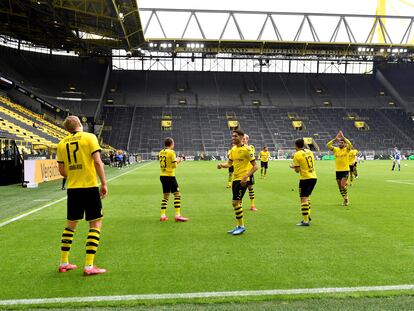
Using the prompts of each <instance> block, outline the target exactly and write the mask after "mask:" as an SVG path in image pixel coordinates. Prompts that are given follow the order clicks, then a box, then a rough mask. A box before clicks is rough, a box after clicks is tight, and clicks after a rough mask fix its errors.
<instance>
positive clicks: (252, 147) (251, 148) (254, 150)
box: [247, 145, 256, 159]
mask: <svg viewBox="0 0 414 311" xmlns="http://www.w3.org/2000/svg"><path fill="white" fill-rule="evenodd" d="M247 147H249V148H250V150H251V151H252V153H253V156H254V158H255V159H256V149H255V148H254V146H252V145H248V146H247Z"/></svg>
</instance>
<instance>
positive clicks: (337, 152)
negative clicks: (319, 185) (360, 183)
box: [332, 147, 349, 172]
mask: <svg viewBox="0 0 414 311" xmlns="http://www.w3.org/2000/svg"><path fill="white" fill-rule="evenodd" d="M332 152H333V154H334V156H335V166H336V171H337V172H344V171H349V163H348V154H349V149H348V148H346V147H344V148H342V149H341V148H339V147H333V149H332Z"/></svg>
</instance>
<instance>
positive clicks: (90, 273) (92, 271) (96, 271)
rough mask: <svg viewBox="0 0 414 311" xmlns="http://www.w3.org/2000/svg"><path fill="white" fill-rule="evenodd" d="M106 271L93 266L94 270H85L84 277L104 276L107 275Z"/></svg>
mask: <svg viewBox="0 0 414 311" xmlns="http://www.w3.org/2000/svg"><path fill="white" fill-rule="evenodd" d="M105 272H106V269H101V268H98V267H96V266H93V267H92V268H86V267H85V269H84V270H83V275H85V276H91V275H95V274H102V273H105Z"/></svg>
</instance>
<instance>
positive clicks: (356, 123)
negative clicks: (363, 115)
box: [354, 121, 365, 128]
mask: <svg viewBox="0 0 414 311" xmlns="http://www.w3.org/2000/svg"><path fill="white" fill-rule="evenodd" d="M354 125H355V127H356V128H363V127H365V122H364V121H355V122H354Z"/></svg>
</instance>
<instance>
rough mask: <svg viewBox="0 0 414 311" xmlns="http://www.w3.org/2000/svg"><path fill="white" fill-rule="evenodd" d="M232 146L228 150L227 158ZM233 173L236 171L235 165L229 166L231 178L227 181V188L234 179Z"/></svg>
mask: <svg viewBox="0 0 414 311" xmlns="http://www.w3.org/2000/svg"><path fill="white" fill-rule="evenodd" d="M231 148H233V146H231ZM231 148H230V149H229V150H228V151H227V159H228V158H229V157H230V153H231ZM233 173H234V167H233V166H231V167H229V179H228V181H227V188H231V182H232V180H233Z"/></svg>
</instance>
